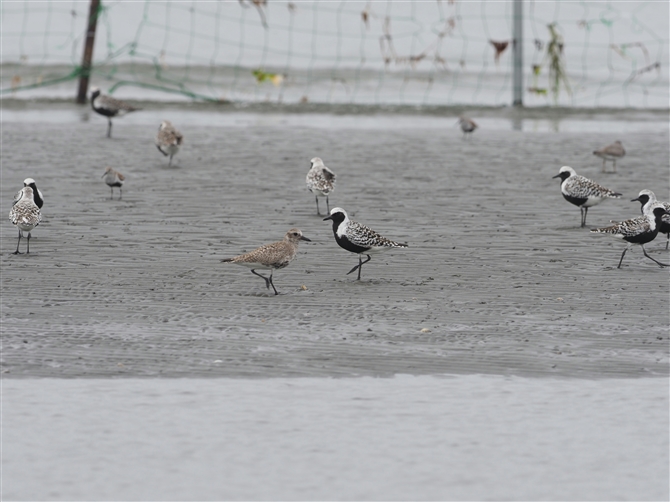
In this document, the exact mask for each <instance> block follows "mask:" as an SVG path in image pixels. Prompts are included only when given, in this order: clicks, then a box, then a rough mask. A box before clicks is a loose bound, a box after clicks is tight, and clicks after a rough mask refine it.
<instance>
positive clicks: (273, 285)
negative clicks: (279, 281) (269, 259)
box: [270, 270, 279, 296]
mask: <svg viewBox="0 0 670 502" xmlns="http://www.w3.org/2000/svg"><path fill="white" fill-rule="evenodd" d="M273 272H274V270H270V286H272V289H274V290H275V296H277V295H278V294H279V293H278V292H277V288H275V284H274V282H272V273H273Z"/></svg>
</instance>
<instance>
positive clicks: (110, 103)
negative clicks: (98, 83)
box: [91, 87, 141, 138]
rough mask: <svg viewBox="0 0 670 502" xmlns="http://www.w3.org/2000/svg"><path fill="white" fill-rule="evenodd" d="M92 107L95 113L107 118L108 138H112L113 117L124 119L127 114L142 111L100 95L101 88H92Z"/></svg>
mask: <svg viewBox="0 0 670 502" xmlns="http://www.w3.org/2000/svg"><path fill="white" fill-rule="evenodd" d="M91 107H92V108H93V111H94V112H95V113H97V114H99V115H102V116H103V117H107V122H109V125H108V126H107V137H108V138H111V137H112V117H123V116H124V115H125V114H126V113H130V112H134V111H137V110H140V109H141V108H136V107H134V106H131V105H129V104H128V103H125V102H124V101H121V100H120V99H115V98H112V97H111V96H105V95H104V94H100V88H99V87H91Z"/></svg>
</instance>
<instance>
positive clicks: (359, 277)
mask: <svg viewBox="0 0 670 502" xmlns="http://www.w3.org/2000/svg"><path fill="white" fill-rule="evenodd" d="M366 256H367V257H368V259H367V260H365V261H363V258H361V255H358V265H356V266H355V267H354V268H352V269H351V270H349V272H347V275H349V274H350V273H352V272H353V271H355V270H356V269H358V277H357V278H356V280H357V281H360V280H361V267H362V266H363V263H367V262H369V261H370V260H371V259H372V257H371V256H370V255H366Z"/></svg>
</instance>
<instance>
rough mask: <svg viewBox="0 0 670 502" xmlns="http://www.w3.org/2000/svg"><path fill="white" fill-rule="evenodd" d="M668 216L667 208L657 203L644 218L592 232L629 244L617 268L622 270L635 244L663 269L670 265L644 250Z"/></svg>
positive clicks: (649, 208)
mask: <svg viewBox="0 0 670 502" xmlns="http://www.w3.org/2000/svg"><path fill="white" fill-rule="evenodd" d="M667 214H668V212H667V211H666V209H665V207H663V204H661V203H660V202H655V203H654V204H652V205H651V206H649V207H648V208H647V210H646V213H645V214H644V216H641V217H639V218H633V219H630V220H626V221H622V222H621V223H616V224H614V225H612V226H610V227H605V228H594V229H593V230H591V232H593V233H599V234H610V235H613V236H614V237H618V238H619V239H623V240H625V241H626V242H628V246H626V249H624V250H623V253H621V259H620V260H619V265H618V266H617V268H621V263H622V262H623V257H624V255H625V254H626V251H628V249H630V248H631V247H632V246H633V245H634V244H638V245H639V246H640V247H642V252H643V253H644V255H645V256H646V257H647V258H649V259H650V260H651V261H653V262H656V263H658V264H659V265H660V266H661V267H670V265H668V264H666V263H661V262H660V261H658V260H655V259H654V258H652V257H651V256H649V255H648V254H647V251H646V249H644V245H645V244H646V243H647V242H651V241H653V240H654V239H655V238H656V235H657V234H658V226H659V224H660V223H661V219H662V218H663V216H664V215H667Z"/></svg>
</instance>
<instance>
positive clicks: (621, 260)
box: [617, 247, 628, 268]
mask: <svg viewBox="0 0 670 502" xmlns="http://www.w3.org/2000/svg"><path fill="white" fill-rule="evenodd" d="M626 251H628V248H627V247H626V249H624V250H623V253H621V259H620V260H619V265H618V266H617V268H621V263H622V262H623V257H624V255H625V254H626Z"/></svg>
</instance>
